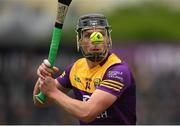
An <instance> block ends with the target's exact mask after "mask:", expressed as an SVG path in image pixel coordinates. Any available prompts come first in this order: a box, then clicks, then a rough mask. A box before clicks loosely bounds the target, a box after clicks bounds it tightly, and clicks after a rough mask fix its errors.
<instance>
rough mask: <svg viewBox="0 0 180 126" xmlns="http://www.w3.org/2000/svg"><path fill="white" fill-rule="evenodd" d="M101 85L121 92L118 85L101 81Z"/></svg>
mask: <svg viewBox="0 0 180 126" xmlns="http://www.w3.org/2000/svg"><path fill="white" fill-rule="evenodd" d="M100 86H103V87H106V88H108V89H112V90H115V91H118V92H120V89H118V88H117V87H114V86H112V85H109V84H105V83H101V84H100Z"/></svg>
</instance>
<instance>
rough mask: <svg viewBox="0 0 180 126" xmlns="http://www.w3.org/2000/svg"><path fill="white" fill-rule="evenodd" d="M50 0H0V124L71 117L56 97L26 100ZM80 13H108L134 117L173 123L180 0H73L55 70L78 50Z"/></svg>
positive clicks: (179, 107) (179, 76) (44, 47)
mask: <svg viewBox="0 0 180 126" xmlns="http://www.w3.org/2000/svg"><path fill="white" fill-rule="evenodd" d="M56 5H57V0H0V124H5V125H6V124H78V121H77V120H76V119H75V118H73V117H72V116H71V115H69V114H67V113H66V112H65V111H64V110H62V109H61V108H58V107H57V106H56V105H53V106H51V107H48V108H45V109H39V108H36V107H35V106H34V105H33V101H32V92H33V87H34V84H35V82H36V80H37V76H36V69H37V67H38V65H39V64H40V63H41V62H42V60H43V59H44V58H47V56H48V50H49V45H50V41H51V35H52V30H53V27H54V21H55V19H56ZM87 13H102V14H105V15H106V16H107V18H108V19H109V23H110V24H111V26H112V29H113V31H112V39H113V48H114V51H115V52H116V53H117V54H118V55H119V56H120V57H121V58H122V59H123V60H124V61H126V62H127V63H128V64H129V66H130V68H131V69H132V71H133V74H134V76H135V79H136V84H137V119H138V121H137V124H164V125H165V124H171V125H173V124H180V119H179V117H180V100H178V99H179V97H180V44H179V43H180V0H103V1H102V0H89V1H87V0H73V2H72V4H71V6H70V8H69V11H68V14H67V17H66V19H65V23H64V28H63V35H62V41H61V44H60V48H59V51H58V56H57V60H56V66H58V67H59V68H60V72H59V73H58V74H60V73H61V72H62V71H63V70H64V68H65V67H66V66H67V65H69V64H70V63H72V62H73V61H75V60H76V59H77V58H79V57H81V54H80V53H78V52H77V51H76V34H75V26H76V22H77V19H78V17H79V16H80V15H82V14H87ZM58 74H57V75H55V77H57V76H58ZM69 95H71V96H72V93H71V92H70V94H69Z"/></svg>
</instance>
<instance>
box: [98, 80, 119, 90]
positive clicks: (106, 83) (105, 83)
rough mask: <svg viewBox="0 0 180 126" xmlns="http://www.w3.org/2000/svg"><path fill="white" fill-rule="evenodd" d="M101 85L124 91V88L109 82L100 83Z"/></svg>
mask: <svg viewBox="0 0 180 126" xmlns="http://www.w3.org/2000/svg"><path fill="white" fill-rule="evenodd" d="M100 85H109V86H112V87H114V88H117V89H122V87H121V86H119V85H117V84H113V83H108V82H105V81H102V82H101V83H100Z"/></svg>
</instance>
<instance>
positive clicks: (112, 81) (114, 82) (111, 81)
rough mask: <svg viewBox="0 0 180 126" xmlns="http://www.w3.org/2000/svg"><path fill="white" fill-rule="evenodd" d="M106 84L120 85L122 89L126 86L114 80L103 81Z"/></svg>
mask: <svg viewBox="0 0 180 126" xmlns="http://www.w3.org/2000/svg"><path fill="white" fill-rule="evenodd" d="M103 81H104V82H108V83H113V84H116V85H119V86H121V87H123V86H124V84H122V83H120V82H117V81H114V80H103Z"/></svg>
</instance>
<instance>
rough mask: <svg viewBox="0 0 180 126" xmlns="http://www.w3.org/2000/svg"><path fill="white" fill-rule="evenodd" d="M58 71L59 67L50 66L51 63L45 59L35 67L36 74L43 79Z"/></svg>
mask: <svg viewBox="0 0 180 126" xmlns="http://www.w3.org/2000/svg"><path fill="white" fill-rule="evenodd" d="M58 71H59V68H57V67H53V68H51V65H50V63H49V61H48V60H47V59H45V60H44V61H43V63H42V64H41V65H39V67H38V69H37V75H38V76H39V77H40V79H42V80H44V79H45V77H52V74H54V73H56V72H58Z"/></svg>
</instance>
